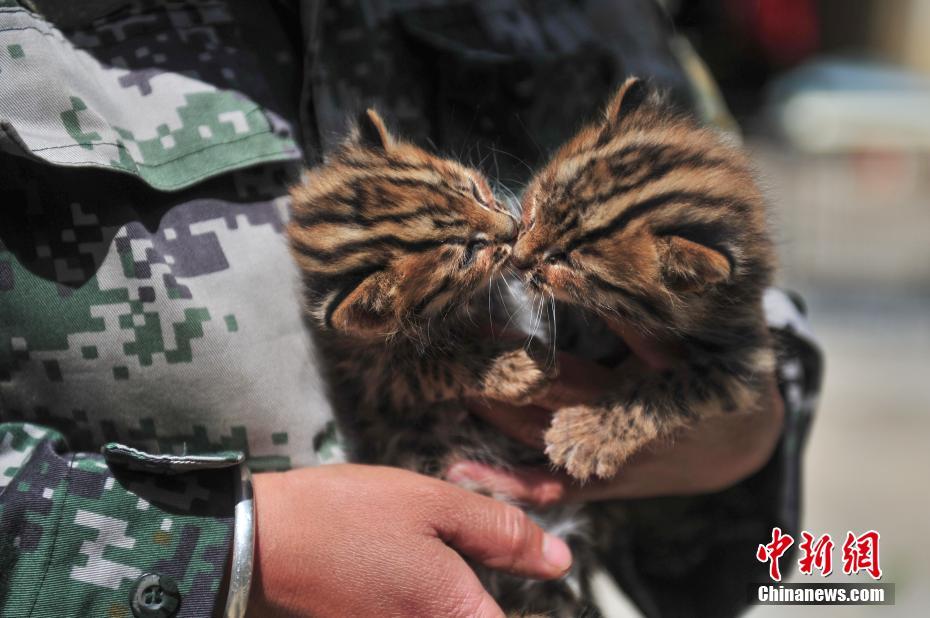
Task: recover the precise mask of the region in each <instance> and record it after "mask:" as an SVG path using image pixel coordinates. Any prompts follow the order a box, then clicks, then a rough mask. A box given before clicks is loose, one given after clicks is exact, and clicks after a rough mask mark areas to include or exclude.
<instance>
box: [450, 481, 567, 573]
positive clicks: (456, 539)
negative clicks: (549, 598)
mask: <svg viewBox="0 0 930 618" xmlns="http://www.w3.org/2000/svg"><path fill="white" fill-rule="evenodd" d="M449 487H450V488H452V487H453V486H451V485H449ZM454 489H455V491H456V495H457V497H458V499H457V500H454V501H453V500H445V501H443V502H444V505H445V506H446V510H445V514H446V517H445V518H443V520H442V523H440V524H438V525H436V527H435V530H436V532H437V534H438V535H439V537H440V538H441V539H443V540H444V541H445V542H446V543H448V544H449V545H451V546H452V547H454V548H455V549H457V550H459V551H460V552H462V553H463V554H464V555H466V556H468V557H470V558H472V559H474V560H476V561H477V562H480V563H481V564H483V565H485V566H486V567H488V568H491V569H495V570H498V571H506V572H508V573H512V574H514V575H520V576H523V577H531V578H535V579H555V578H557V577H561V576H562V575H564V574H565V573H566V571H568V569H569V567H571V564H572V554H571V551H570V550H569V549H568V545H566V544H565V542H564V541H562V539H560V538H558V537H556V536H553V535H551V534H547V533H545V532H543V530H542V528H540V527H539V526H537V525H536V524H535V523H533V522H532V521H531V520H530V518H529V517H527V515H526V513H524V512H523V511H521V510H520V509H518V508H516V507H515V506H511V505H509V504H505V503H503V502H500V501H498V500H493V499H491V498H487V497H485V496H479V495H478V494H475V493H472V492H469V491H465V490H464V489H459V488H454Z"/></svg>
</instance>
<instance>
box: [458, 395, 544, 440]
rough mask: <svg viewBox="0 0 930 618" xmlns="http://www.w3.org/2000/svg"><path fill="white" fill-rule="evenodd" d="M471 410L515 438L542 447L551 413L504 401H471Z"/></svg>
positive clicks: (535, 407)
mask: <svg viewBox="0 0 930 618" xmlns="http://www.w3.org/2000/svg"><path fill="white" fill-rule="evenodd" d="M468 407H469V410H471V412H472V413H473V414H476V415H477V416H479V417H481V418H483V419H484V420H485V421H487V422H488V423H490V424H492V425H494V426H495V427H496V428H497V429H499V430H500V431H501V432H502V433H503V434H504V435H506V436H509V437H511V438H513V439H514V440H516V441H518V442H521V443H523V444H526V445H527V446H531V447H533V448H537V449H542V447H543V444H544V442H543V434H545V433H546V430H547V429H548V428H549V423H550V420H551V416H552V415H551V414H550V413H549V412H548V411H547V410H544V409H543V408H539V407H537V406H515V405H512V404H509V403H505V402H502V401H470V402H469V405H468Z"/></svg>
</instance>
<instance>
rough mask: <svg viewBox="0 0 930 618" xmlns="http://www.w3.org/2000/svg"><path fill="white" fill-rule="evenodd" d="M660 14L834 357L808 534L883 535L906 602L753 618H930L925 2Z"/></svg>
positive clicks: (929, 173)
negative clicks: (762, 200)
mask: <svg viewBox="0 0 930 618" xmlns="http://www.w3.org/2000/svg"><path fill="white" fill-rule="evenodd" d="M664 4H665V5H666V8H667V9H668V11H669V12H670V14H672V15H673V16H674V19H675V22H676V24H677V28H678V30H679V34H680V35H681V37H682V39H683V40H686V41H689V42H690V44H691V45H693V47H694V48H695V49H696V50H697V52H698V54H699V55H700V56H701V57H702V58H703V59H704V61H705V62H706V63H707V65H708V67H709V69H710V72H711V73H712V74H713V75H714V77H715V78H716V79H717V81H718V83H719V85H720V88H721V91H722V95H723V98H724V100H725V101H726V103H727V106H728V107H729V110H730V112H732V114H733V116H734V117H735V120H736V121H737V122H738V123H739V125H740V126H741V127H742V129H743V135H744V139H745V141H746V145H747V146H748V147H749V148H750V150H751V151H752V152H753V153H754V155H755V160H756V162H757V165H758V167H759V170H760V173H761V175H762V177H763V179H764V180H765V182H766V183H767V184H768V193H769V196H770V200H771V203H772V206H773V212H774V218H775V225H774V228H775V229H776V230H777V231H778V236H779V246H780V254H781V282H782V284H783V285H785V286H787V287H790V288H793V289H795V290H797V291H798V292H800V293H801V294H802V295H803V296H804V298H805V299H806V301H807V304H808V308H809V317H810V319H811V322H812V323H813V326H814V330H815V332H816V333H817V334H818V336H819V337H820V338H821V340H822V343H823V347H824V349H825V350H826V361H827V372H826V382H825V386H824V391H823V398H822V401H821V405H820V408H819V412H818V416H817V418H816V419H815V422H814V427H813V430H812V433H811V436H810V440H809V442H808V446H807V452H806V462H805V463H806V487H805V493H804V517H803V522H804V527H805V529H807V530H809V531H810V532H812V533H814V534H815V535H819V534H822V533H825V532H829V533H831V534H832V536H833V538H834V540H836V539H837V538H839V539H840V541H839V543H838V544H839V545H841V544H842V539H843V538H844V537H845V534H846V531H847V530H852V531H855V532H856V533H857V534H858V533H861V532H864V531H866V530H868V529H876V530H878V531H879V532H880V533H881V562H882V566H883V569H884V573H885V575H884V578H883V580H882V581H884V582H890V583H895V584H896V588H897V590H896V605H895V607H862V606H860V607H832V608H831V607H792V608H790V610H788V609H787V608H785V607H759V608H757V609H754V610H752V611H751V612H750V613H749V615H750V616H752V617H753V618H763V617H768V616H781V615H786V614H787V613H788V612H790V614H791V615H792V616H793V615H811V616H814V615H816V616H844V617H857V616H877V615H882V616H884V615H895V616H927V615H930V613H928V612H930V610H928V609H927V608H928V607H930V489H928V487H930V483H928V482H927V476H928V473H930V0H680V1H677V2H676V1H671V0H670V1H667V2H665V3H664ZM684 44H687V43H684ZM722 113H725V112H722V111H721V114H722ZM838 557H839V554H838V553H835V555H834V564H835V565H836V564H838V562H837V558H838ZM783 568H784V567H783ZM835 570H836V567H835ZM788 571H790V572H792V573H793V575H792V576H791V577H790V578H789V579H788V581H802V580H803V581H808V582H811V583H813V582H817V581H822V580H821V579H820V578H819V576H817V575H814V576H811V577H804V576H799V575H798V574H797V565H796V564H793V565H790V568H789V569H788ZM840 571H841V569H840ZM831 579H835V580H836V581H853V580H851V579H850V578H849V577H848V576H845V575H842V573H841V572H840V575H838V576H837V575H834V576H832V577H831Z"/></svg>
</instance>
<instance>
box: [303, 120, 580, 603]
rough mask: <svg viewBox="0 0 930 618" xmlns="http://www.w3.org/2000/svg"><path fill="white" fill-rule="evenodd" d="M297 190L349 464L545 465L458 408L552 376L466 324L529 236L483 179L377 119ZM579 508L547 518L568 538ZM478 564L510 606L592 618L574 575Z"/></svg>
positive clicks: (533, 358)
mask: <svg viewBox="0 0 930 618" xmlns="http://www.w3.org/2000/svg"><path fill="white" fill-rule="evenodd" d="M291 196H292V203H293V211H294V215H293V219H292V221H291V223H290V224H289V226H288V230H287V233H288V237H289V240H290V244H291V250H292V253H293V255H294V258H295V259H296V261H297V264H298V266H299V269H300V271H301V273H302V277H303V282H304V290H305V309H306V313H307V316H308V318H309V319H310V321H311V322H312V324H313V326H314V330H315V336H316V339H317V342H318V343H319V344H320V348H321V353H322V356H323V363H322V365H323V366H324V367H326V368H327V370H328V371H329V374H330V375H329V383H330V385H331V387H332V388H331V391H332V392H331V395H332V400H333V403H334V409H335V413H336V418H337V422H338V423H339V426H340V429H341V430H342V431H343V433H344V434H345V435H346V438H347V440H348V443H349V447H350V459H351V460H352V461H356V462H362V463H377V464H382V465H392V466H398V467H403V468H407V469H410V470H414V471H417V472H420V473H424V474H429V475H433V476H442V473H443V471H444V470H445V469H446V468H447V466H448V464H450V463H451V462H452V461H455V460H461V459H469V460H477V461H484V462H487V463H492V464H494V465H498V466H510V465H525V464H527V465H528V464H538V463H540V462H541V461H542V462H545V459H544V458H543V457H542V455H541V454H540V453H538V452H536V451H534V450H533V449H530V448H528V447H525V446H522V445H519V444H516V443H514V442H512V441H510V440H508V439H507V438H505V437H504V436H502V435H500V433H499V432H498V431H496V430H495V429H493V428H491V427H489V426H486V425H484V424H483V423H482V422H481V421H480V420H478V419H476V418H475V417H473V416H472V415H471V414H469V413H468V412H467V410H466V409H465V407H464V405H463V404H462V403H461V400H462V399H463V398H468V397H478V398H491V399H495V400H502V401H510V402H514V403H527V402H529V401H531V400H532V399H533V398H534V397H537V396H539V395H541V394H542V393H543V392H544V391H545V388H546V387H547V386H548V384H549V381H550V377H551V376H550V374H549V372H548V371H547V369H546V368H545V367H546V365H547V363H546V353H545V351H543V350H538V349H537V348H536V347H535V346H532V345H530V346H529V347H526V348H525V347H524V345H523V343H524V342H523V341H522V340H521V341H515V342H513V341H511V342H502V341H490V340H489V339H488V338H487V337H486V336H485V335H484V334H482V332H481V329H480V327H479V326H478V325H477V324H476V323H474V322H472V321H471V318H472V312H471V311H470V307H469V299H470V298H471V297H473V296H475V294H476V293H477V292H479V291H481V290H484V289H486V288H487V287H488V285H489V284H490V281H491V278H492V277H494V276H496V275H498V274H499V273H500V271H501V267H502V266H503V265H504V264H505V262H506V261H507V260H508V259H509V258H510V255H511V250H512V249H511V246H512V243H513V241H514V240H515V238H516V234H517V227H518V225H517V220H516V218H515V217H513V216H512V215H511V214H510V213H509V212H508V211H507V210H506V209H505V208H504V207H503V206H502V205H501V204H500V203H499V202H498V201H497V200H496V199H495V197H494V195H493V194H492V192H491V190H490V188H489V187H488V183H487V181H486V180H485V179H484V177H483V176H482V175H481V174H480V173H479V172H477V171H476V170H473V169H469V168H467V167H465V166H463V165H460V164H459V163H456V162H454V161H450V160H446V159H441V158H439V157H437V156H434V155H432V154H429V153H427V152H426V151H424V150H422V149H420V148H418V147H416V146H414V145H412V144H407V143H404V142H402V141H400V140H397V139H395V138H394V137H393V136H392V135H391V134H390V133H389V132H388V131H387V129H386V128H385V126H384V123H383V121H382V120H381V118H380V117H379V116H378V114H377V113H376V112H374V111H373V110H368V111H367V112H366V113H364V114H362V115H361V116H360V118H359V121H358V124H357V126H356V128H355V129H354V130H353V132H352V134H351V136H350V137H349V139H348V140H347V141H346V142H345V144H344V145H343V146H342V147H341V148H340V149H339V150H338V151H337V152H335V153H334V154H333V155H332V157H330V158H329V159H328V160H327V161H326V163H325V164H324V165H322V166H321V167H318V168H316V169H314V170H311V171H310V172H309V175H308V177H307V179H306V181H305V182H304V183H303V184H302V185H300V186H297V187H295V188H294V189H293V190H292V191H291ZM487 320H488V317H485V318H484V320H483V323H487ZM575 510H576V509H572V508H567V507H566V508H563V509H555V510H553V511H551V512H547V513H545V514H540V515H539V517H538V519H539V520H540V523H541V524H542V525H543V526H544V527H546V528H547V529H550V530H557V531H564V530H565V529H566V527H567V526H569V527H570V526H571V525H572V522H574V521H575V518H574V511H575ZM566 540H567V541H568V542H569V543H570V545H571V544H572V543H573V540H572V538H568V539H566ZM573 549H575V548H573ZM575 554H576V564H577V563H578V556H580V555H582V551H581V550H580V549H575ZM577 570H578V569H577V567H576V569H575V571H576V572H577ZM476 571H477V572H478V574H479V576H480V577H481V578H482V581H483V583H484V584H485V586H486V587H487V588H488V590H489V591H490V592H491V593H492V594H493V595H494V596H495V598H496V599H497V600H498V602H499V603H500V604H501V605H502V607H504V608H505V609H507V610H509V611H512V612H513V611H518V612H525V611H546V612H554V613H552V614H551V615H554V616H566V617H571V616H578V615H580V614H581V613H582V612H583V605H582V604H581V601H580V600H579V598H578V596H577V595H576V594H575V593H574V592H573V591H572V590H571V589H570V588H569V586H568V584H567V583H566V582H565V581H558V582H531V581H529V580H525V579H522V578H515V577H509V576H505V575H502V574H498V573H493V572H491V571H489V570H486V569H481V568H476Z"/></svg>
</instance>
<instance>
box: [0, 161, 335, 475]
mask: <svg viewBox="0 0 930 618" xmlns="http://www.w3.org/2000/svg"><path fill="white" fill-rule="evenodd" d="M295 172H296V170H295V169H293V168H292V166H291V167H288V166H283V167H282V166H280V165H277V166H262V167H258V168H252V169H249V170H241V171H236V172H233V173H229V174H226V175H224V176H222V177H220V178H217V179H214V180H213V181H210V182H207V183H201V184H200V185H198V186H197V187H194V188H191V189H188V190H185V191H181V192H175V193H162V192H159V191H155V190H153V189H150V188H147V187H145V186H144V185H141V184H140V183H138V182H137V181H136V180H134V179H132V178H129V177H126V176H123V175H117V174H112V173H109V172H105V171H97V170H73V169H68V168H54V167H48V166H39V165H36V164H34V163H32V162H30V161H28V160H25V159H21V158H7V159H5V160H3V164H2V165H0V203H4V204H9V205H16V206H17V207H15V208H4V209H0V401H2V405H3V408H2V414H3V416H4V417H5V418H6V419H7V420H11V419H15V420H25V421H30V422H35V423H39V424H43V425H47V426H51V427H55V428H57V429H59V430H61V431H62V432H64V433H65V434H66V435H67V436H68V439H69V444H70V445H71V446H72V447H73V448H76V449H79V450H85V449H97V448H99V447H100V446H101V445H102V444H104V443H105V442H109V441H115V442H123V443H127V444H131V445H132V446H135V447H137V448H140V449H142V450H145V451H149V452H151V453H171V454H181V453H209V452H215V451H221V450H235V451H242V452H244V453H245V454H246V456H247V458H248V461H249V464H250V465H251V466H252V467H253V469H255V470H267V469H286V468H289V467H292V466H305V465H314V464H317V463H320V462H321V456H320V455H319V453H324V454H325V455H327V456H328V457H329V459H330V460H332V459H333V458H338V456H339V452H338V449H335V450H334V449H333V448H332V444H331V441H328V440H327V439H326V438H327V436H328V435H330V434H331V431H330V430H329V428H328V426H327V423H329V422H330V420H331V418H330V410H329V405H328V403H327V400H326V398H325V393H324V386H323V383H322V380H321V379H320V377H319V376H318V374H317V371H316V369H315V367H314V365H313V350H312V347H311V341H310V340H309V339H308V335H307V333H306V332H305V329H304V326H303V322H302V317H301V312H300V301H299V298H298V296H297V293H298V290H297V286H298V282H297V275H296V268H295V266H294V265H293V263H292V261H291V259H290V256H289V254H288V252H287V247H286V244H285V242H284V239H283V236H282V231H283V226H284V223H285V221H286V217H287V202H286V198H285V197H284V195H283V193H284V191H285V189H286V187H287V186H288V184H289V182H290V181H292V180H293V178H294V174H295Z"/></svg>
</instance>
